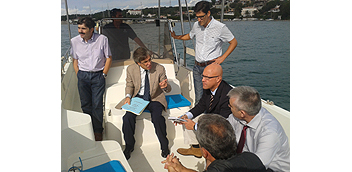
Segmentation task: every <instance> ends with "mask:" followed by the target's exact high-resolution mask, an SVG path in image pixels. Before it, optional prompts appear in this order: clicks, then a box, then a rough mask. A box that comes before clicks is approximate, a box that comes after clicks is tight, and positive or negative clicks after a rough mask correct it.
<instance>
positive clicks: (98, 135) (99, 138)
mask: <svg viewBox="0 0 352 172" xmlns="http://www.w3.org/2000/svg"><path fill="white" fill-rule="evenodd" d="M94 137H95V141H103V133H94Z"/></svg>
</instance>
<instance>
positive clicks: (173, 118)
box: [168, 116, 187, 123]
mask: <svg viewBox="0 0 352 172" xmlns="http://www.w3.org/2000/svg"><path fill="white" fill-rule="evenodd" d="M168 119H169V120H171V121H174V122H178V123H181V122H187V121H186V120H184V119H182V118H178V117H173V116H170V117H169V118H168Z"/></svg>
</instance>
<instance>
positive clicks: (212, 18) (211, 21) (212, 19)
mask: <svg viewBox="0 0 352 172" xmlns="http://www.w3.org/2000/svg"><path fill="white" fill-rule="evenodd" d="M210 18H211V20H210V22H209V23H208V25H207V27H210V25H211V23H213V21H214V17H213V16H210Z"/></svg>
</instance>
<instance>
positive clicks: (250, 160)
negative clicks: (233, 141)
mask: <svg viewBox="0 0 352 172" xmlns="http://www.w3.org/2000/svg"><path fill="white" fill-rule="evenodd" d="M234 171H235V172H266V171H267V170H266V169H265V166H264V165H263V163H262V161H261V160H260V159H259V157H258V156H257V155H255V154H254V153H251V152H243V153H240V154H236V155H233V156H232V157H230V158H229V159H226V160H215V161H213V162H212V163H211V164H210V165H209V167H208V169H207V170H206V171H205V172H234Z"/></svg>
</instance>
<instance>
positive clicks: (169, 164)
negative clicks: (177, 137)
mask: <svg viewBox="0 0 352 172" xmlns="http://www.w3.org/2000/svg"><path fill="white" fill-rule="evenodd" d="M161 163H162V164H165V165H164V169H167V170H168V171H169V172H180V171H182V170H184V169H186V168H185V167H184V166H183V165H182V164H181V162H180V161H179V159H178V158H177V157H176V156H174V153H172V154H170V155H168V156H167V157H166V159H165V160H164V161H162V162H161Z"/></svg>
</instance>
